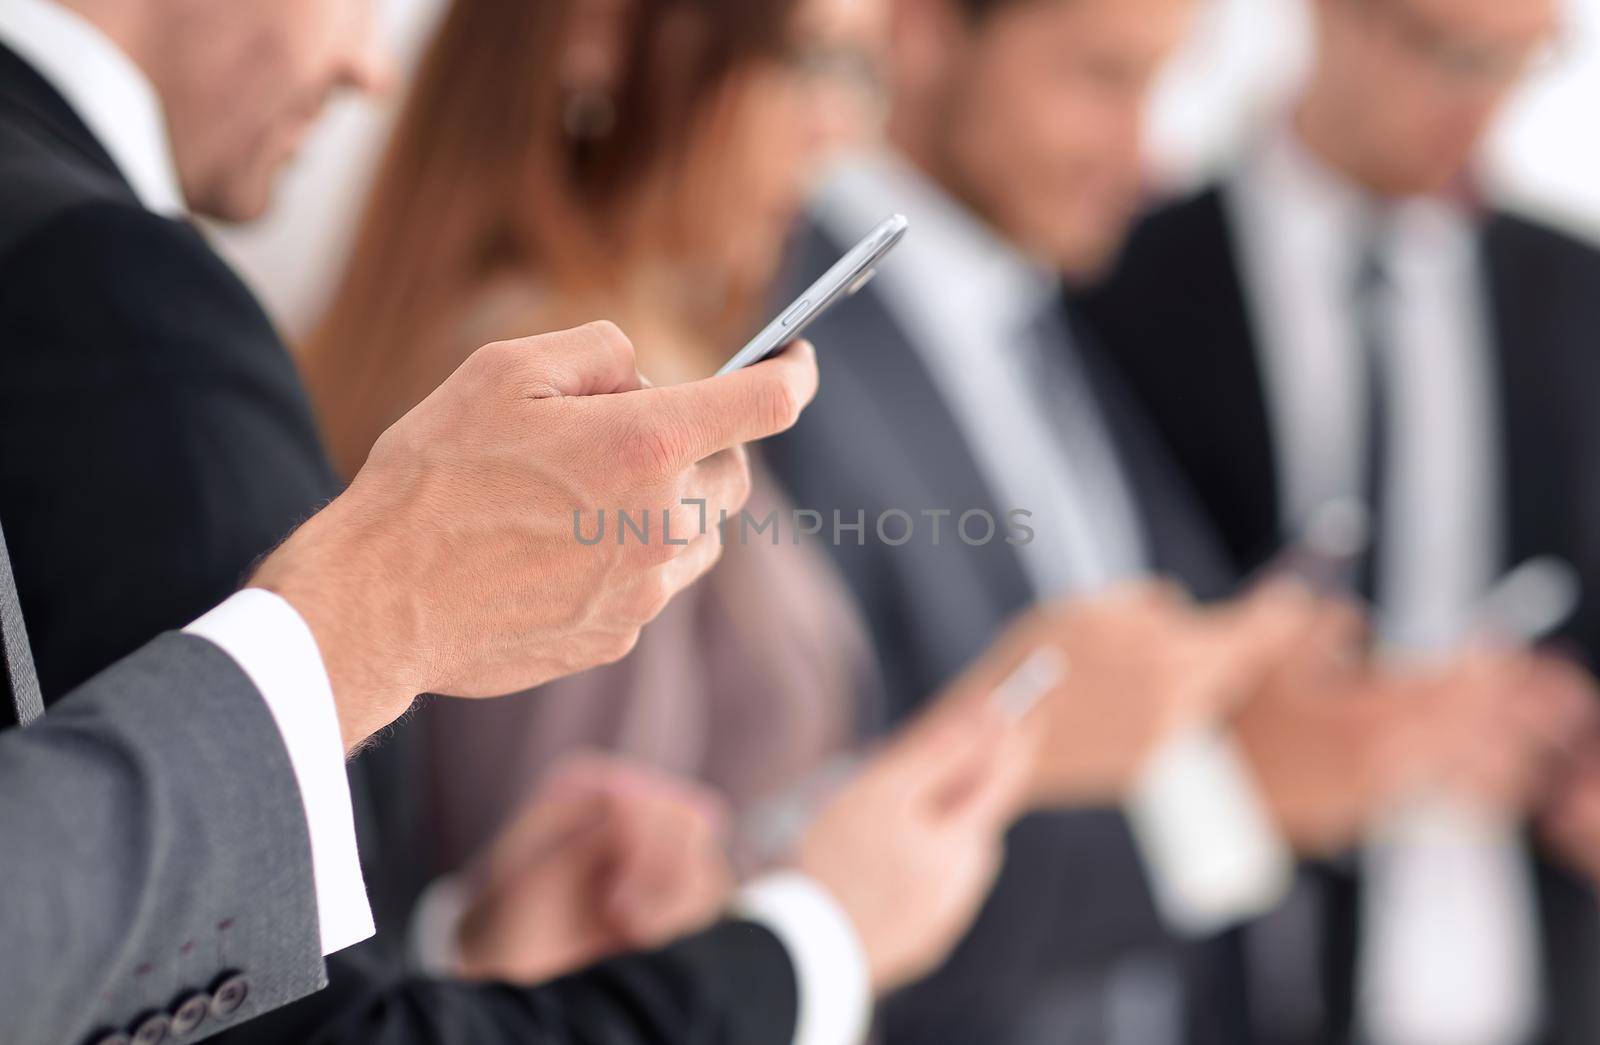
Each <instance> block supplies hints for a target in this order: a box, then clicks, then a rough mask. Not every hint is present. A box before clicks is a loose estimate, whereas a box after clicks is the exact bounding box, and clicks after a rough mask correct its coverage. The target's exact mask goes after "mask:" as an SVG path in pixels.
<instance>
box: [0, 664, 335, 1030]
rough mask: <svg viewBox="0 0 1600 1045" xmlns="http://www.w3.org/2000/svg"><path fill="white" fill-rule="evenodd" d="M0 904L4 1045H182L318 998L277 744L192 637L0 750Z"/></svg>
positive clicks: (226, 669)
mask: <svg viewBox="0 0 1600 1045" xmlns="http://www.w3.org/2000/svg"><path fill="white" fill-rule="evenodd" d="M0 889H3V890H4V892H3V897H4V900H3V902H0V946H3V950H0V1040H3V1041H5V1042H7V1043H16V1045H32V1043H35V1042H37V1043H41V1045H44V1043H49V1045H61V1043H66V1045H73V1043H75V1042H79V1041H84V1042H94V1041H97V1040H99V1037H100V1036H101V1035H102V1034H106V1033H111V1032H115V1031H122V1032H124V1033H127V1034H130V1035H131V1034H133V1033H134V1031H135V1029H136V1028H138V1027H139V1026H140V1025H141V1024H142V1023H144V1022H146V1021H149V1020H151V1019H152V1017H153V1018H154V1019H155V1020H156V1021H157V1022H159V1021H160V1020H161V1019H163V1018H165V1019H168V1020H172V1019H176V1020H177V1022H178V1026H176V1027H172V1028H171V1031H170V1032H169V1034H168V1035H167V1040H174V1039H177V1040H183V1041H194V1040H198V1039H199V1038H201V1037H204V1036H206V1035H207V1034H209V1033H214V1032H216V1031H218V1030H222V1029H224V1028H226V1027H230V1026H233V1025H235V1024H237V1023H239V1022H240V1021H242V1020H245V1019H248V1018H249V1017H251V1016H253V1015H257V1014H259V1013H262V1012H266V1011H269V1010H271V1009H274V1008H277V1007H279V1006H281V1005H285V1004H287V1003H288V1002H291V1001H293V1000H295V999H296V998H299V997H302V996H304V995H306V994H309V993H311V992H312V991H315V990H317V989H319V988H320V987H322V986H323V984H324V982H325V972H324V968H323V962H322V954H321V945H320V939H319V934H318V928H317V912H316V899H315V892H314V890H313V883H312V871H311V853H310V842H309V840H308V836H307V831H306V823H305V813H304V810H303V806H302V804H301V800H300V795H299V791H298V788H297V785H296V783H295V777H294V773H293V769H292V768H291V766H290V763H289V758H288V755H287V753H286V752H285V750H284V747H283V741H282V739H281V737H280V735H279V733H278V730H277V726H276V724H275V723H274V722H273V719H272V716H271V713H270V712H269V711H268V709H267V707H266V704H265V703H264V702H263V701H262V699H261V697H260V695H259V694H258V693H257V692H256V691H255V689H254V687H252V686H251V684H250V682H249V681H248V679H246V678H245V676H244V675H243V673H242V672H240V670H239V669H238V668H237V667H236V666H235V665H234V663H233V661H232V660H230V659H229V658H228V657H227V655H225V654H224V653H222V652H221V651H220V650H219V649H217V648H216V647H215V646H212V645H211V644H210V643H208V642H206V641H205V640H203V639H199V638H195V637H193V636H187V635H176V634H171V635H165V636H163V637H161V638H158V639H157V640H155V641H154V642H152V643H151V644H150V645H148V646H146V647H145V648H144V649H142V650H140V651H139V652H137V653H135V654H133V655H132V656H130V657H128V658H127V659H125V660H123V661H122V662H121V663H119V664H117V665H116V666H114V667H112V668H111V669H109V670H107V671H106V672H104V673H103V674H101V675H99V676H97V677H95V678H94V679H93V680H91V681H90V682H88V683H87V684H85V685H84V686H83V687H81V688H80V689H78V690H77V691H76V692H74V693H72V694H71V695H69V696H68V697H66V698H65V699H63V700H61V701H59V702H57V703H56V704H54V705H53V706H52V708H51V710H50V713H49V714H48V715H47V716H45V717H44V718H43V719H41V720H40V721H38V722H37V723H35V724H34V725H32V726H29V727H28V728H26V729H13V730H9V731H7V732H5V733H4V734H0ZM196 1017H199V1018H200V1019H199V1023H198V1025H197V1026H195V1027H194V1028H193V1029H187V1030H186V1028H187V1027H188V1025H189V1024H190V1023H191V1022H193V1021H194V1019H195V1018H196ZM179 1030H186V1033H183V1034H178V1033H176V1032H177V1031H179Z"/></svg>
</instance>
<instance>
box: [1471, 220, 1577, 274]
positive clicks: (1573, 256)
mask: <svg viewBox="0 0 1600 1045" xmlns="http://www.w3.org/2000/svg"><path fill="white" fill-rule="evenodd" d="M1487 241H1488V244H1489V249H1490V250H1491V251H1492V252H1494V253H1496V254H1497V255H1504V256H1506V257H1507V258H1508V259H1509V260H1511V261H1513V262H1514V263H1519V264H1539V265H1545V266H1553V267H1554V268H1556V269H1558V270H1564V271H1567V272H1570V273H1574V274H1582V275H1585V276H1588V277H1590V278H1595V279H1600V240H1595V239H1591V238H1589V237H1587V236H1584V235H1581V234H1579V233H1577V232H1575V231H1572V230H1571V229H1570V228H1563V227H1558V226H1556V225H1555V224H1552V223H1550V222H1547V221H1545V220H1543V219H1540V218H1537V217H1534V216H1532V215H1529V214H1525V213H1519V212H1515V211H1496V212H1494V213H1493V214H1491V215H1490V217H1489V222H1488V232H1487Z"/></svg>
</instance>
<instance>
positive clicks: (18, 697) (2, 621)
mask: <svg viewBox="0 0 1600 1045" xmlns="http://www.w3.org/2000/svg"><path fill="white" fill-rule="evenodd" d="M0 695H4V696H7V697H9V698H10V699H9V700H7V701H5V702H4V704H3V705H0V726H10V725H23V726H26V725H27V724H28V723H30V722H32V721H33V720H34V719H36V718H38V717H39V716H40V715H42V714H44V700H43V699H42V697H41V696H40V694H39V676H38V675H37V674H36V673H35V671H34V666H33V653H32V651H31V650H30V649H29V648H28V632H27V629H26V628H24V627H23V625H22V606H21V604H20V603H18V601H17V585H16V582H15V581H14V580H13V579H12V577H11V559H10V558H9V557H8V556H7V555H6V539H5V533H4V531H0ZM8 719H9V721H8Z"/></svg>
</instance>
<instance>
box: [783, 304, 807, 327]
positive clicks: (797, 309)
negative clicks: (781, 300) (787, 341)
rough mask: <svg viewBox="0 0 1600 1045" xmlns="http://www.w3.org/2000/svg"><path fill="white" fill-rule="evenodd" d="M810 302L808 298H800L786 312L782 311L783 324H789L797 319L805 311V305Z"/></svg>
mask: <svg viewBox="0 0 1600 1045" xmlns="http://www.w3.org/2000/svg"><path fill="white" fill-rule="evenodd" d="M810 304H811V299H810V298H802V299H801V300H800V301H798V302H796V303H795V306H794V308H791V309H790V310H789V311H788V312H786V313H784V316H783V325H784V326H789V325H790V324H792V323H793V322H794V321H795V320H797V319H799V318H800V317H801V315H803V314H804V313H805V310H806V306H808V305H810Z"/></svg>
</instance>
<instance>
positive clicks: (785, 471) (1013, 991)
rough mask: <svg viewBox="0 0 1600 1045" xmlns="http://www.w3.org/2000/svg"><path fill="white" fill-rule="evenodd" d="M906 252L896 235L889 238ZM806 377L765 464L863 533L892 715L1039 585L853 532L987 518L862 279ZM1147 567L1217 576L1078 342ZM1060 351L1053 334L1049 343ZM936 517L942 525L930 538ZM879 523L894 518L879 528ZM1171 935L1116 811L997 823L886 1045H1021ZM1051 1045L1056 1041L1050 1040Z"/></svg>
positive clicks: (832, 251)
mask: <svg viewBox="0 0 1600 1045" xmlns="http://www.w3.org/2000/svg"><path fill="white" fill-rule="evenodd" d="M842 249H843V245H841V244H836V243H832V242H830V241H829V239H828V237H827V236H826V235H825V234H824V233H822V232H821V231H819V230H816V229H812V230H809V231H808V232H807V234H806V235H805V237H804V238H803V240H802V241H801V243H800V244H799V248H798V251H797V256H796V260H795V263H794V270H795V273H796V274H797V276H798V277H799V280H800V281H805V280H809V279H811V278H813V277H814V276H815V275H816V274H817V273H820V272H821V271H823V270H824V269H825V268H826V267H827V266H828V265H829V264H831V263H832V262H833V260H834V259H836V258H837V257H838V256H839V254H840V253H841V251H842ZM907 249H914V248H907ZM808 336H809V337H811V338H812V339H813V340H814V341H815V342H816V344H817V346H818V351H819V355H820V359H821V366H822V386H821V389H820V392H819V394H818V396H817V398H816V400H815V401H814V402H813V403H812V404H811V406H810V407H808V408H807V410H806V414H805V416H804V417H802V418H801V420H800V422H799V424H798V425H796V427H795V428H794V429H793V430H792V431H790V432H788V433H785V434H784V435H782V436H780V437H778V438H777V439H775V440H772V441H769V442H768V443H767V444H765V445H764V450H765V454H766V460H767V461H768V462H769V463H770V464H771V466H772V468H773V470H774V473H775V474H776V475H777V476H778V477H779V479H780V480H781V481H782V482H784V484H785V485H786V486H787V487H788V489H789V491H790V493H791V495H792V496H793V498H794V501H795V503H796V504H797V505H799V506H800V507H802V508H805V509H812V510H815V511H818V512H821V513H822V515H823V517H824V519H825V520H826V523H825V530H826V529H828V528H830V527H831V524H832V520H833V513H834V512H835V511H838V512H840V513H841V515H842V517H843V520H844V521H845V522H846V523H847V524H848V523H853V522H854V521H855V520H856V517H857V513H858V512H859V511H862V510H864V511H865V513H866V519H867V527H868V531H867V534H868V535H867V539H866V541H865V542H864V543H863V544H858V543H857V541H856V540H855V538H854V536H853V535H850V534H846V535H845V540H844V541H843V542H841V543H839V544H838V545H837V546H835V547H833V548H832V549H831V550H832V552H833V554H834V557H835V560H836V562H837V563H838V566H839V567H840V572H841V574H842V575H843V577H844V578H845V579H846V581H847V582H848V584H849V586H850V588H851V589H852V591H853V593H854V594H855V596H856V598H857V600H858V601H859V603H860V605H861V608H862V610H863V616H864V619H865V620H866V621H867V622H868V624H869V626H870V629H871V632H872V638H873V641H874V644H875V646H876V649H877V651H878V656H879V660H880V662H881V672H882V677H883V679H884V680H885V688H886V694H887V701H888V704H889V707H890V709H891V717H892V718H894V719H900V718H904V717H905V716H907V715H909V714H911V713H912V712H914V711H915V710H916V708H917V707H918V706H920V705H921V704H922V703H923V702H924V701H925V700H927V699H928V698H929V697H931V696H932V695H933V694H935V693H936V692H937V691H938V689H939V687H940V686H941V685H943V684H944V683H946V682H948V681H949V680H951V679H952V678H953V677H954V676H955V675H956V674H957V673H958V672H959V671H960V670H961V669H962V668H963V667H964V666H965V665H967V664H968V663H969V662H970V661H972V660H973V659H974V658H975V657H976V656H977V655H979V654H980V653H982V652H983V651H984V649H986V648H987V647H988V645H989V644H990V643H991V642H992V641H993V640H994V639H995V638H996V637H997V635H998V634H999V632H1000V631H1001V630H1002V628H1003V627H1004V625H1005V624H1006V622H1007V620H1008V619H1009V618H1011V617H1012V616H1014V615H1016V614H1017V613H1019V612H1020V611H1022V610H1023V609H1024V608H1026V607H1028V606H1029V605H1030V604H1032V603H1033V602H1034V601H1035V600H1036V599H1037V597H1038V593H1037V592H1035V591H1034V590H1033V587H1032V585H1031V584H1030V582H1029V580H1028V578H1027V577H1026V575H1025V574H1024V572H1023V567H1022V563H1021V561H1020V560H1019V559H1018V557H1017V552H1016V549H1015V548H1014V547H1012V546H1010V545H1008V544H1006V543H1005V542H1004V541H1002V540H997V541H994V542H991V543H989V544H986V545H983V546H981V547H973V546H969V545H967V544H964V543H963V542H961V541H959V540H957V539H955V538H954V537H952V536H951V535H950V533H949V532H946V533H945V535H944V538H943V540H942V541H941V543H940V544H939V546H937V547H935V546H934V545H933V544H932V543H931V539H930V538H929V536H928V531H927V528H926V525H925V522H926V521H925V520H924V521H923V523H924V525H923V527H922V531H921V532H922V535H921V536H918V537H917V538H916V539H914V540H912V541H911V542H910V543H908V544H905V545H903V546H899V547H891V546H887V545H885V544H883V543H882V542H880V541H878V540H877V539H876V538H875V537H874V536H873V535H872V526H873V522H874V520H875V519H876V518H877V517H878V515H879V513H881V512H883V511H884V510H887V509H899V510H902V511H906V512H909V513H911V515H912V516H913V517H914V518H920V517H919V513H920V512H921V511H923V510H924V509H935V510H937V509H946V510H950V511H952V512H954V515H953V516H952V519H954V518H958V517H959V516H960V514H961V513H962V512H963V511H966V510H968V509H983V510H986V511H988V512H990V513H991V514H992V515H993V516H994V517H995V518H997V519H1003V518H1004V513H1005V511H1006V510H1009V509H1011V508H1018V507H1023V508H1025V507H1027V506H1025V505H999V504H997V503H996V498H995V495H994V493H993V491H991V490H990V488H989V486H988V484H987V482H986V481H985V479H984V477H983V475H982V473H981V472H980V469H979V465H978V464H977V462H976V460H975V459H974V456H973V452H972V450H971V449H970V447H969V446H968V445H967V443H966V441H965V437H964V436H963V434H962V433H961V431H960V429H959V428H958V427H957V424H956V422H955V420H954V417H953V416H952V414H951V412H950V409H949V407H948V405H947V404H946V403H945V402H944V400H943V398H942V396H941V394H940V393H939V392H938V390H937V389H936V388H935V386H934V384H933V380H932V378H931V376H930V375H929V373H928V371H927V370H926V368H925V367H924V366H923V364H922V362H921V359H920V356H919V355H918V353H917V352H916V350H915V348H914V347H913V346H912V344H911V343H909V341H908V335H907V334H906V332H905V331H903V330H902V329H901V328H900V327H899V326H898V325H897V324H896V322H895V321H894V319H893V318H892V317H891V316H890V314H889V312H888V311H887V310H886V309H885V307H884V305H883V302H882V299H881V297H880V296H879V294H878V293H877V292H876V290H875V288H874V287H873V286H870V285H869V286H868V287H867V288H866V289H864V290H863V291H862V292H861V293H860V294H858V295H857V296H856V297H854V298H851V299H849V300H847V301H844V302H841V303H840V304H838V305H837V306H835V307H834V309H833V310H832V311H830V312H829V313H828V314H827V316H825V317H824V318H823V319H822V320H820V321H819V322H818V323H817V324H816V325H815V326H813V327H812V328H811V330H810V332H809V333H808ZM1078 347H1079V351H1080V355H1081V356H1082V357H1083V363H1084V365H1085V367H1086V368H1087V369H1088V370H1089V372H1090V375H1091V377H1092V378H1093V380H1094V384H1095V388H1094V392H1095V394H1096V396H1097V398H1098V401H1099V403H1100V406H1101V408H1102V410H1103V412H1104V413H1105V415H1106V417H1107V423H1108V425H1109V426H1110V428H1111V430H1112V436H1113V440H1114V442H1115V445H1116V446H1117V449H1118V450H1119V452H1120V455H1121V458H1122V464H1123V466H1124V468H1125V470H1126V472H1127V475H1128V477H1129V479H1130V483H1131V485H1132V487H1133V490H1134V493H1135V496H1136V499H1137V501H1138V504H1139V507H1140V508H1141V509H1142V515H1143V523H1144V526H1145V528H1146V530H1147V536H1148V537H1149V539H1150V543H1151V545H1152V547H1153V548H1154V549H1155V552H1156V555H1157V557H1158V559H1159V564H1160V566H1161V568H1162V569H1163V570H1164V571H1166V572H1169V573H1173V574H1176V575H1178V576H1180V577H1182V578H1185V579H1187V580H1189V581H1190V582H1191V583H1194V584H1195V585H1197V586H1198V587H1200V588H1201V589H1203V590H1206V591H1208V592H1215V591H1216V590H1217V589H1218V587H1219V585H1220V583H1221V581H1222V579H1223V577H1224V574H1225V571H1224V570H1223V568H1222V566H1221V564H1220V555H1221V553H1220V551H1218V550H1216V549H1215V548H1213V547H1212V545H1211V543H1210V541H1209V538H1208V535H1207V534H1206V533H1205V531H1204V528H1203V527H1202V526H1199V525H1197V524H1196V520H1197V519H1198V518H1199V517H1200V516H1199V512H1198V510H1197V509H1195V508H1194V506H1193V505H1192V504H1190V503H1189V498H1188V495H1187V493H1186V491H1185V490H1184V489H1183V484H1182V482H1181V481H1180V480H1179V479H1178V478H1177V476H1176V473H1175V472H1174V471H1173V470H1172V469H1171V468H1170V466H1169V465H1168V464H1167V463H1166V462H1165V461H1164V460H1163V454H1162V452H1161V447H1160V445H1159V442H1158V440H1157V439H1156V438H1155V437H1154V434H1153V432H1151V431H1150V430H1148V429H1147V428H1146V426H1145V425H1144V424H1143V422H1142V419H1140V418H1139V417H1138V415H1137V412H1136V411H1134V410H1132V409H1131V408H1130V404H1129V402H1128V400H1127V398H1126V396H1125V395H1124V394H1123V393H1122V391H1121V390H1120V389H1119V388H1118V382H1117V379H1116V376H1115V374H1113V373H1111V372H1110V371H1109V370H1108V369H1107V368H1106V367H1104V366H1103V365H1101V363H1102V361H1101V360H1100V359H1099V358H1098V356H1097V355H1096V354H1095V353H1094V352H1093V351H1092V350H1090V346H1087V345H1083V344H1080V345H1079V346H1078ZM1063 348H1064V350H1065V346H1063ZM951 526H953V522H952V521H951V520H946V526H945V529H946V531H949V529H950V528H951ZM896 532H897V531H896ZM1172 947H1173V941H1172V940H1171V939H1170V938H1169V937H1168V935H1167V933H1166V931H1165V929H1164V928H1163V926H1162V924H1161V922H1160V921H1159V919H1158V916H1157V914H1156V912H1155V910H1154V907H1153V904H1152V900H1151V897H1150V894H1149V892H1148V889H1147V886H1146V884H1145V880H1144V874H1143V869H1142V866H1141V864H1140V861H1139V857H1138V854H1137V852H1136V851H1135V849H1134V847H1133V842H1132V838H1131V836H1130V835H1129V833H1128V830H1127V825H1126V823H1125V822H1124V820H1123V819H1122V817H1121V815H1120V814H1119V813H1117V812H1115V811H1112V810H1093V811H1084V812H1073V813H1063V814H1052V815H1048V816H1034V817H1030V818H1028V819H1027V820H1025V821H1023V822H1022V823H1021V824H1020V825H1018V827H1017V828H1016V829H1015V830H1014V831H1013V832H1012V833H1011V836H1010V838H1009V845H1008V852H1007V859H1006V864H1005V868H1004V870H1003V871H1002V872H1001V878H1000V882H999V885H998V887H997V888H996V890H995V892H994V893H993V895H992V896H991V898H990V900H989V902H988V903H987V905H986V907H985V908H984V911H983V913H982V914H981V915H980V917H979V919H978V922H977V924H976V925H975V926H974V928H973V929H972V931H971V932H970V933H969V934H968V936H967V938H966V939H965V940H964V941H963V942H962V944H961V945H960V946H959V947H958V948H957V950H956V953H955V954H954V956H953V957H952V958H951V959H950V961H949V962H948V963H947V964H946V966H945V967H944V968H943V970H941V971H940V972H939V973H937V974H936V975H935V976H934V977H932V978H931V979H930V980H928V981H926V982H925V983H923V984H920V985H918V986H916V987H913V988H912V989H910V990H908V991H906V992H904V993H903V994H902V995H900V996H898V997H897V998H895V999H892V1000H891V1001H890V1002H889V1003H888V1004H886V1005H885V1006H884V1009H883V1013H884V1024H885V1028H886V1033H887V1037H888V1040H889V1041H890V1042H891V1043H892V1045H903V1043H912V1042H928V1043H939V1045H947V1043H984V1045H1006V1043H1008V1042H1024V1041H1029V1040H1033V1036H1034V1035H1035V1034H1037V1033H1039V1028H1038V1027H1037V1026H1036V1024H1037V1023H1039V1022H1041V1021H1045V1020H1048V1019H1051V1018H1052V1017H1047V1016H1046V1012H1048V1011H1052V1010H1053V1008H1054V1006H1056V1005H1058V1004H1059V1003H1060V1002H1061V992H1063V991H1071V990H1072V989H1073V988H1072V986H1071V984H1072V983H1074V982H1077V983H1079V984H1080V985H1081V983H1082V982H1083V981H1084V980H1092V979H1094V978H1095V977H1096V976H1097V975H1098V974H1100V973H1102V972H1103V971H1104V970H1105V968H1106V967H1107V965H1108V963H1111V962H1113V961H1114V960H1117V959H1120V958H1125V957H1128V956H1130V955H1133V954H1138V953H1141V952H1144V951H1154V952H1157V953H1159V954H1163V955H1169V956H1170V953H1171V949H1172ZM1051 1040H1055V1041H1061V1040H1064V1038H1063V1036H1062V1034H1060V1033H1057V1034H1055V1035H1053V1036H1052V1039H1051Z"/></svg>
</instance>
